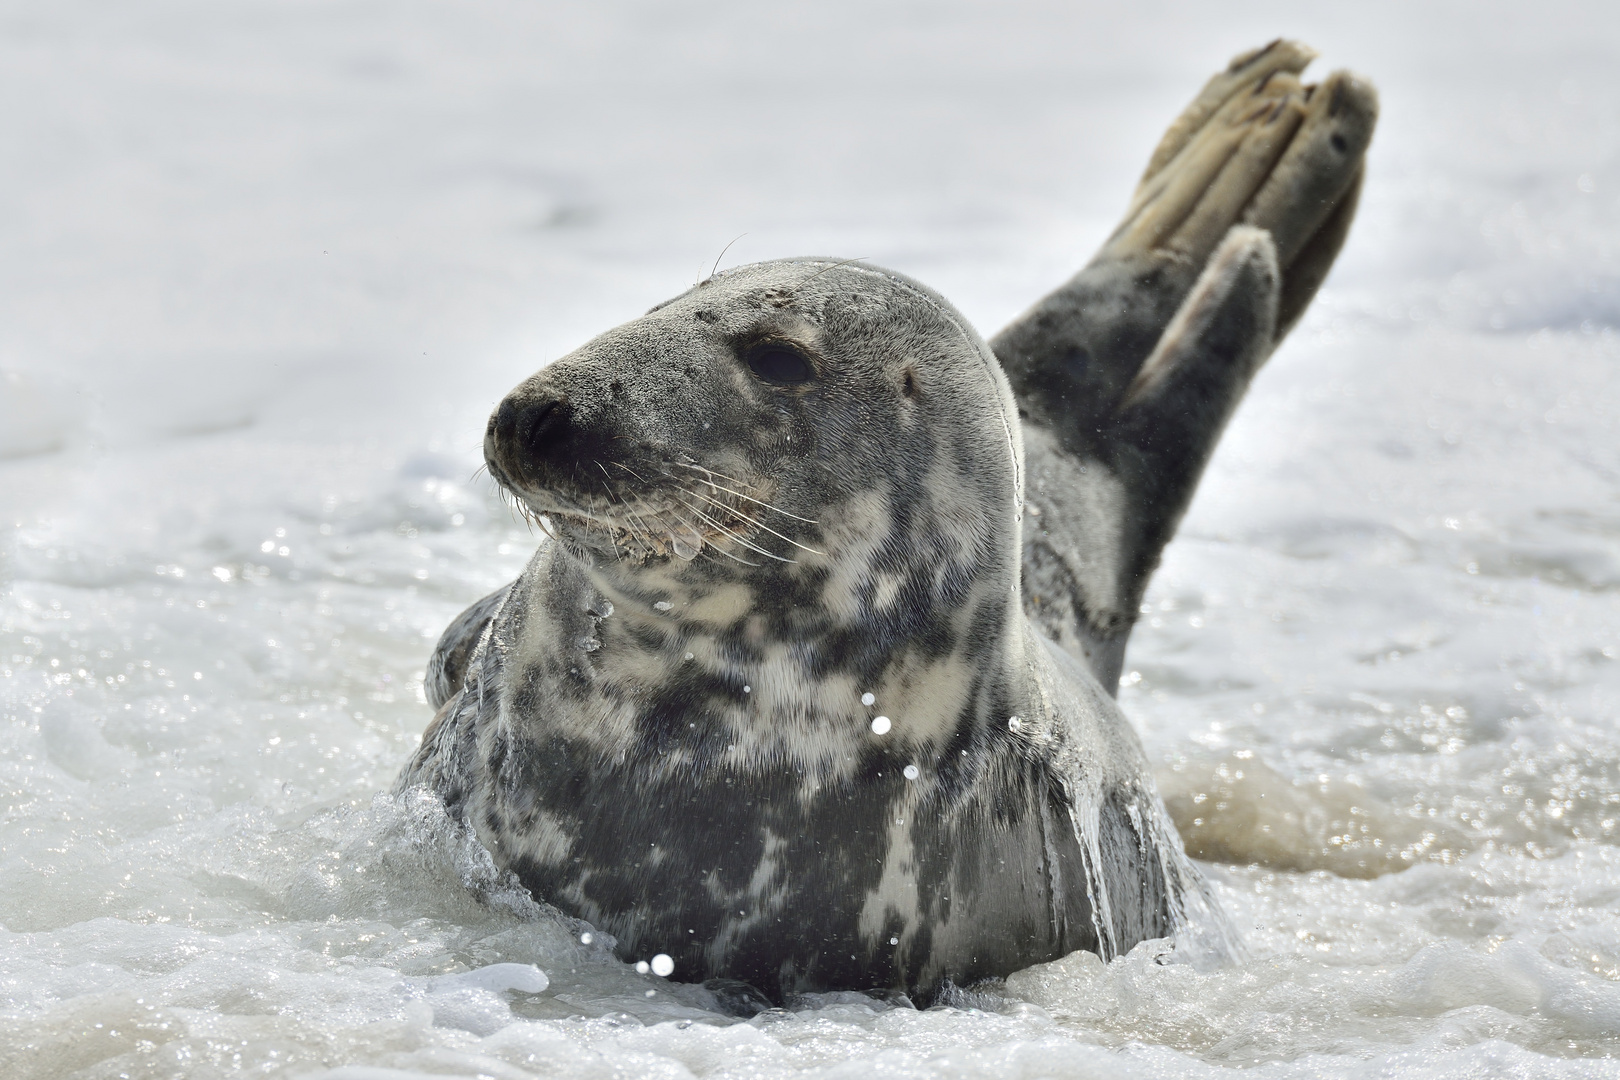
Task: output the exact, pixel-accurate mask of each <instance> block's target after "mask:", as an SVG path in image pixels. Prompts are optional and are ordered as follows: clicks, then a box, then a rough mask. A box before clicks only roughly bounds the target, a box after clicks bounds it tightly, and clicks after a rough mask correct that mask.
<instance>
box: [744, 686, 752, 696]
mask: <svg viewBox="0 0 1620 1080" xmlns="http://www.w3.org/2000/svg"><path fill="white" fill-rule="evenodd" d="M753 692H754V688H753V687H752V686H748V685H744V686H743V693H745V694H752V693H753Z"/></svg>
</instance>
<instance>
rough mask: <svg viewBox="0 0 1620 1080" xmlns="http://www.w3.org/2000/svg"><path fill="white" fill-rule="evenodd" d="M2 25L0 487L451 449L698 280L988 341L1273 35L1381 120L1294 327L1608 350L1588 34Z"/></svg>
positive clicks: (679, 25)
mask: <svg viewBox="0 0 1620 1080" xmlns="http://www.w3.org/2000/svg"><path fill="white" fill-rule="evenodd" d="M0 19H3V24H0V86H3V89H4V100H5V102H6V103H7V104H6V106H5V108H4V112H3V115H0V124H3V125H4V127H3V131H4V138H3V145H4V150H3V151H0V153H4V155H5V167H4V169H3V172H0V185H3V188H0V191H3V196H4V202H5V205H6V207H7V212H6V213H5V214H4V215H3V216H0V273H3V274H4V279H3V288H0V369H3V370H4V371H5V372H7V373H8V376H10V377H9V378H8V379H7V381H4V382H0V395H4V396H3V397H0V454H3V455H4V456H5V458H6V459H11V458H15V457H17V456H20V455H23V454H27V453H33V452H38V451H41V450H44V449H48V448H50V447H52V446H55V445H62V444H66V445H72V446H81V445H84V444H86V443H97V442H101V443H109V440H110V441H111V442H116V441H117V440H119V439H121V438H127V437H153V436H166V435H173V434H174V433H177V432H182V431H199V430H204V429H209V430H212V429H218V428H221V427H225V426H230V425H238V426H240V425H247V424H253V423H265V422H269V421H271V419H272V418H274V419H275V420H277V421H281V420H286V419H290V418H292V417H295V416H297V415H300V414H305V415H308V414H310V413H312V412H313V411H316V410H319V409H326V408H332V409H334V410H335V412H336V414H337V415H340V416H343V417H345V418H346V419H347V420H349V421H352V422H357V423H365V422H367V421H368V420H369V419H371V418H374V417H376V416H378V415H380V414H382V413H384V412H385V411H386V412H388V414H389V415H390V416H391V417H392V418H393V422H394V423H396V424H401V425H403V424H406V423H408V424H410V425H411V426H412V427H414V428H416V429H417V430H427V429H428V428H431V429H433V430H434V431H436V432H438V433H440V434H442V435H443V436H444V437H445V438H446V439H450V440H456V441H457V445H459V446H462V447H468V446H471V445H473V443H472V442H470V441H469V440H475V439H476V437H477V435H478V432H479V429H478V427H477V426H476V425H475V424H472V420H473V418H474V416H475V414H476V413H478V412H479V411H481V410H483V409H484V408H485V407H486V406H487V405H489V404H490V403H492V402H493V401H495V400H496V399H497V398H498V397H499V395H500V394H501V393H503V392H504V390H505V389H506V388H507V387H508V386H509V385H510V384H512V383H515V382H516V381H517V379H518V378H519V377H521V376H522V375H524V374H526V373H528V372H529V371H530V370H532V369H533V368H535V367H537V366H538V365H539V364H541V363H543V362H545V361H546V360H548V359H551V358H554V357H556V356H557V355H559V354H560V353H562V352H565V351H567V350H568V349H570V348H572V347H574V346H575V345H577V344H578V343H580V342H581V341H583V340H585V339H586V338H588V337H589V336H591V335H593V334H595V333H597V332H600V331H601V330H602V329H605V328H606V327H608V326H610V325H612V324H614V323H616V322H618V321H620V320H622V319H624V318H626V317H628V316H630V315H633V314H636V313H639V312H640V311H642V310H644V309H645V308H646V307H648V306H649V305H651V304H652V303H654V302H655V301H657V300H659V299H662V298H664V297H667V296H669V295H672V294H674V293H675V292H678V291H680V290H681V289H682V288H683V287H684V286H685V285H687V284H689V283H690V282H692V281H694V280H696V279H698V278H700V277H702V276H703V275H705V274H706V273H707V272H708V270H709V268H710V267H711V266H712V265H713V264H714V262H715V260H716V258H717V257H718V256H719V255H720V252H721V250H722V249H723V248H726V245H728V244H730V245H731V246H730V248H729V249H728V250H727V252H726V255H725V261H726V262H727V263H736V262H748V261H755V260H759V259H766V258H773V257H779V256H785V255H796V254H811V253H815V254H838V255H843V256H846V257H865V258H868V259H871V260H872V261H874V262H877V263H879V264H881V265H889V266H893V267H895V268H897V269H900V270H903V271H905V272H907V273H911V274H914V275H917V276H919V277H921V278H922V279H924V280H926V281H928V282H930V283H931V284H933V285H934V286H936V287H937V288H939V289H941V290H942V291H943V292H944V293H945V294H946V295H947V296H949V297H951V298H952V299H953V300H955V301H956V302H957V304H958V305H959V306H961V307H962V308H963V309H964V310H965V311H966V312H967V314H968V315H969V316H970V317H971V318H973V319H975V320H976V321H977V323H978V325H979V326H980V328H981V330H983V331H984V332H985V333H987V334H988V333H992V332H994V331H995V330H996V329H998V328H999V327H1000V325H1002V324H1003V323H1004V322H1005V321H1006V320H1007V319H1009V318H1010V317H1011V316H1012V315H1013V314H1015V313H1016V312H1017V311H1018V310H1020V309H1021V308H1022V307H1023V306H1024V305H1026V304H1028V303H1029V302H1030V301H1032V300H1033V299H1034V298H1035V297H1037V296H1038V295H1039V294H1040V293H1041V292H1043V291H1044V290H1045V289H1047V288H1049V287H1051V286H1052V285H1054V284H1055V283H1056V282H1058V281H1059V280H1061V279H1062V278H1063V277H1065V276H1067V274H1069V273H1071V272H1072V271H1073V270H1074V269H1076V268H1077V267H1078V266H1079V265H1080V263H1081V262H1082V261H1083V260H1084V259H1085V258H1086V257H1088V255H1089V253H1090V252H1091V251H1092V250H1093V249H1094V248H1095V247H1096V245H1097V244H1098V242H1099V241H1100V239H1101V238H1102V236H1103V235H1104V234H1105V232H1106V230H1107V229H1108V227H1109V226H1110V225H1111V223H1112V221H1113V219H1114V216H1115V215H1116V214H1118V213H1119V212H1120V210H1121V208H1122V207H1123V205H1124V200H1125V198H1126V196H1127V194H1128V192H1129V191H1130V189H1131V187H1132V185H1133V183H1134V180H1135V177H1136V175H1137V174H1138V172H1139V170H1140V169H1141V167H1142V165H1143V163H1144V162H1145V160H1146V157H1147V153H1148V151H1149V150H1150V149H1151V147H1152V145H1153V142H1154V140H1155V139H1156V137H1157V134H1158V132H1159V130H1160V129H1161V128H1162V126H1163V125H1164V123H1166V122H1167V119H1168V118H1169V117H1171V116H1173V115H1174V114H1175V112H1176V111H1177V110H1178V109H1179V108H1180V106H1181V105H1182V104H1183V103H1184V101H1185V99H1187V98H1188V97H1189V96H1190V95H1191V94H1192V92H1193V91H1194V90H1195V89H1196V88H1197V86H1198V85H1200V83H1201V82H1202V80H1203V78H1204V77H1205V76H1206V75H1207V74H1208V73H1209V72H1210V71H1212V70H1214V69H1215V68H1216V67H1217V66H1219V65H1223V64H1224V63H1225V61H1226V59H1227V58H1228V57H1229V56H1231V55H1232V54H1234V53H1236V52H1238V51H1240V50H1242V49H1245V48H1249V47H1252V46H1253V45H1255V44H1258V43H1261V42H1264V41H1266V40H1269V39H1270V38H1272V37H1274V36H1276V35H1277V34H1279V33H1286V34H1288V35H1290V36H1295V37H1299V38H1302V39H1304V40H1306V41H1309V42H1310V43H1312V44H1314V45H1315V46H1316V47H1317V48H1319V49H1321V50H1323V52H1324V55H1323V58H1322V59H1321V60H1320V61H1319V62H1318V68H1319V69H1321V70H1323V71H1325V70H1327V69H1328V68H1329V67H1330V66H1336V65H1344V66H1352V67H1354V68H1355V69H1357V70H1359V71H1362V72H1364V73H1365V74H1366V75H1368V76H1369V77H1370V78H1372V79H1373V80H1375V81H1376V83H1377V84H1378V85H1379V86H1380V88H1381V89H1382V90H1383V93H1384V96H1385V99H1386V101H1387V103H1388V107H1387V108H1386V110H1385V115H1384V119H1383V123H1382V125H1381V127H1380V130H1379V133H1378V137H1377V141H1376V143H1375V146H1374V150H1373V158H1372V166H1371V170H1370V175H1371V177H1372V182H1370V183H1369V184H1368V187H1367V194H1366V199H1365V202H1364V205H1363V208H1362V212H1361V220H1360V222H1359V223H1358V226H1357V231H1356V235H1355V238H1354V240H1353V241H1352V242H1351V243H1350V245H1349V246H1348V248H1347V249H1346V251H1345V254H1344V257H1343V258H1342V259H1341V261H1340V266H1339V270H1338V272H1337V273H1336V275H1335V277H1334V279H1333V282H1332V287H1331V288H1330V289H1329V291H1328V293H1327V294H1326V296H1325V297H1324V299H1323V301H1322V302H1321V303H1320V304H1319V305H1318V306H1319V307H1320V308H1323V309H1327V310H1324V311H1322V312H1321V313H1320V314H1319V316H1318V318H1317V325H1318V326H1320V325H1322V324H1323V322H1324V320H1326V319H1328V318H1329V317H1338V318H1342V317H1345V316H1347V315H1351V314H1354V315H1356V316H1360V317H1365V318H1370V319H1374V320H1378V321H1391V320H1394V321H1397V322H1401V323H1405V322H1408V321H1411V322H1421V321H1425V320H1442V321H1445V322H1448V323H1452V324H1457V325H1462V326H1467V327H1470V328H1478V329H1492V330H1504V331H1520V330H1525V329H1531V330H1534V329H1539V328H1541V327H1544V326H1545V327H1551V328H1554V329H1565V328H1575V327H1579V326H1581V325H1583V324H1585V325H1589V326H1593V327H1598V328H1601V327H1604V326H1608V325H1611V324H1613V323H1614V322H1615V320H1616V318H1617V317H1620V261H1617V260H1620V254H1617V251H1616V244H1617V236H1620V202H1617V200H1620V177H1617V176H1616V174H1615V171H1614V169H1615V153H1616V147H1617V140H1620V101H1617V99H1616V93H1617V82H1616V78H1615V76H1614V71H1615V63H1616V51H1617V49H1620V44H1617V39H1620V29H1617V27H1616V25H1615V24H1616V21H1617V20H1616V18H1615V16H1614V14H1613V13H1612V12H1611V11H1610V10H1608V9H1607V7H1606V6H1605V5H1602V4H1596V3H1589V4H1584V5H1583V4H1568V3H1546V4H1541V3H1538V4H1493V5H1479V4H1469V3H1428V4H1421V5H1413V4H1404V3H1391V4H1382V5H1381V4H1356V5H1328V4H1314V3H1313V4H1299V3H1290V4H1283V3H1278V4H1222V5H1220V6H1219V7H1218V8H1216V7H1209V6H1206V5H1193V4H1186V5H1177V4H1167V3H1145V4H1133V5H1125V6H1116V5H1104V4H1077V3H1072V2H1071V3H1029V2H1022V3H998V4H966V3H950V2H933V3H836V2H835V3H827V4H818V5H810V6H806V5H771V4H757V3H735V4H732V3H725V2H714V3H704V4H660V3H647V4H637V3H623V2H619V3H602V4H591V5H555V4H521V3H502V2H488V0H473V2H465V3H454V4H452V3H428V2H420V0H405V2H390V3H369V2H365V0H351V2H318V3H316V2H298V3H282V2H263V3H260V2H254V0H240V2H233V3H227V4H205V3H182V2H173V0H167V2H166V0H149V2H142V3H136V4H129V3H92V2H77V0H71V2H64V3H56V4H49V5H38V4H13V5H10V6H9V10H8V11H6V12H5V14H4V15H3V16H0ZM1307 329H1308V328H1307ZM19 375H20V376H25V378H22V379H19V378H18V376H19ZM400 410H403V411H400ZM446 410H448V411H446ZM324 415H326V414H324V413H323V416H324ZM407 416H408V417H409V419H408V420H407V419H406V418H407ZM325 422H326V421H325V420H324V419H323V421H322V423H323V424H324V423H325ZM109 444H110V443H109ZM0 482H5V483H6V485H7V488H10V486H11V484H13V483H15V480H14V479H13V478H9V477H8V478H7V480H6V481H0Z"/></svg>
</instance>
